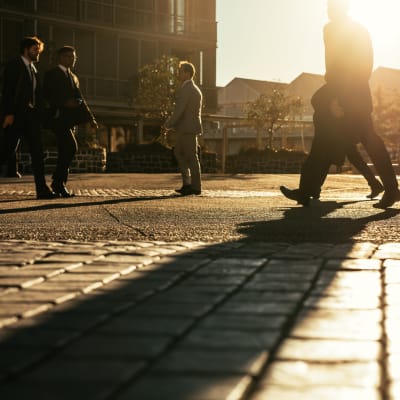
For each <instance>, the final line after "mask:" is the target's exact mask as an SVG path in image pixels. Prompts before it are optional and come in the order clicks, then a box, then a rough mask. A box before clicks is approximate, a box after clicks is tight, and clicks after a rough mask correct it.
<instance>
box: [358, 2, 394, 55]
mask: <svg viewBox="0 0 400 400" xmlns="http://www.w3.org/2000/svg"><path fill="white" fill-rule="evenodd" d="M350 14H351V16H352V17H353V18H354V19H355V20H356V21H359V22H360V23H362V24H363V25H364V26H365V27H366V28H367V29H368V31H369V32H370V34H371V37H372V40H373V42H374V48H375V49H376V50H379V51H381V52H385V50H386V49H391V51H393V44H396V43H397V44H398V43H399V41H400V34H399V29H398V27H397V26H398V23H399V22H398V21H399V15H400V1H399V0H351V8H350Z"/></svg>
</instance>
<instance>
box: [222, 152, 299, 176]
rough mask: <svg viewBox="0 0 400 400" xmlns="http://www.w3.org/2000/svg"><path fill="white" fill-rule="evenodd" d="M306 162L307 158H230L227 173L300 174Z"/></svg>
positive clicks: (226, 167) (226, 165)
mask: <svg viewBox="0 0 400 400" xmlns="http://www.w3.org/2000/svg"><path fill="white" fill-rule="evenodd" d="M304 160H305V156H304V157H301V158H298V159H294V160H291V159H276V160H274V159H272V160H270V159H267V158H265V157H254V158H252V157H241V156H228V157H227V158H226V163H225V172H226V173H229V174H237V173H248V174H250V173H253V174H263V173H268V174H298V173H300V170H301V166H302V165H303V162H304Z"/></svg>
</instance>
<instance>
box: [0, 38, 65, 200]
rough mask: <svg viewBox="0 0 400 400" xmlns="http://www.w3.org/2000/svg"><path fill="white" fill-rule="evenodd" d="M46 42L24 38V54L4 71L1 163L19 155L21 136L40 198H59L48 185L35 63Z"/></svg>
mask: <svg viewBox="0 0 400 400" xmlns="http://www.w3.org/2000/svg"><path fill="white" fill-rule="evenodd" d="M43 48H44V44H43V42H42V41H41V40H40V39H39V38H37V37H36V36H28V37H25V38H24V39H22V41H21V44H20V55H19V56H18V57H16V58H14V59H12V60H11V61H9V62H8V63H7V65H6V67H5V70H4V78H3V89H2V101H1V103H2V104H1V108H2V113H3V120H2V126H3V129H4V137H3V140H2V143H1V144H0V166H2V165H4V164H6V163H8V162H9V161H10V159H12V158H13V157H14V156H15V151H16V150H17V148H18V145H19V142H20V140H21V139H23V140H25V141H26V142H27V144H28V146H29V152H30V155H31V160H32V170H33V175H34V179H35V186H36V197H37V198H38V199H53V198H55V197H58V196H57V195H56V194H55V193H54V192H52V191H51V190H50V188H49V187H48V186H47V185H46V179H45V174H44V172H45V171H44V161H43V158H44V156H43V146H42V139H41V132H40V119H41V113H42V110H43V95H42V90H41V85H40V82H39V78H38V75H37V70H36V67H35V65H34V63H35V62H37V61H39V56H40V53H41V52H42V51H43Z"/></svg>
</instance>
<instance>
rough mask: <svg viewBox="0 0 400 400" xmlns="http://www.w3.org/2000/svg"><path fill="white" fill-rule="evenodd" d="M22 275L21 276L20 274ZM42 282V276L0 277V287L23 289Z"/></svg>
mask: <svg viewBox="0 0 400 400" xmlns="http://www.w3.org/2000/svg"><path fill="white" fill-rule="evenodd" d="M21 275H22V274H21ZM43 281H44V277H43V276H37V275H36V276H24V275H22V276H20V275H14V276H3V275H2V276H0V287H5V288H8V287H15V288H23V287H29V286H32V285H36V284H38V283H40V282H43Z"/></svg>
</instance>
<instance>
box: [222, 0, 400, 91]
mask: <svg viewBox="0 0 400 400" xmlns="http://www.w3.org/2000/svg"><path fill="white" fill-rule="evenodd" d="M350 14H351V16H352V17H353V19H355V20H357V21H359V22H361V23H362V24H363V25H364V26H365V27H366V28H367V29H368V30H369V32H370V34H371V37H372V41H373V46H374V52H375V67H378V66H383V67H390V68H399V69H400V23H399V22H398V21H399V17H400V0H352V2H351V12H350ZM217 22H218V50H217V85H219V86H224V85H226V84H227V83H228V82H230V81H231V80H232V79H233V78H235V77H241V78H250V79H261V80H272V81H281V82H290V81H292V80H293V79H294V78H295V77H297V76H298V75H299V74H300V73H302V72H310V73H316V74H323V73H324V47H323V40H322V29H323V26H324V25H325V24H326V23H327V22H328V18H327V15H326V0H217Z"/></svg>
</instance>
